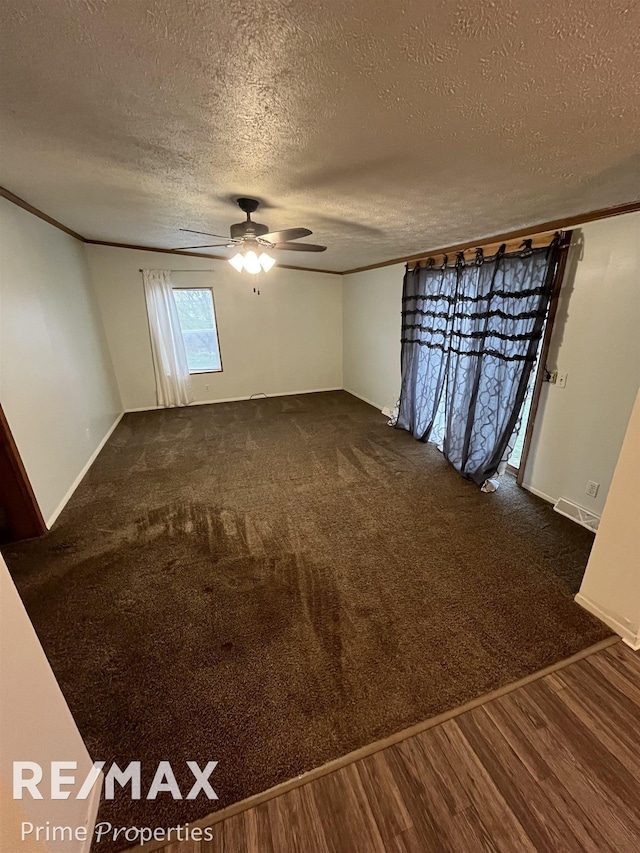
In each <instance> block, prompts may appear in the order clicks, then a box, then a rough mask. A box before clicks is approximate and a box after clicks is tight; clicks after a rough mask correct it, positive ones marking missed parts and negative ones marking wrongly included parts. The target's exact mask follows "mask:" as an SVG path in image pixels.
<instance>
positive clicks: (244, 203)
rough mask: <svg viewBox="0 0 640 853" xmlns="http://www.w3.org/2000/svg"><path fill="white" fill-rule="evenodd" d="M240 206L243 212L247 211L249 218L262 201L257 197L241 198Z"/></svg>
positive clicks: (239, 200)
mask: <svg viewBox="0 0 640 853" xmlns="http://www.w3.org/2000/svg"><path fill="white" fill-rule="evenodd" d="M237 201H238V207H239V208H240V210H241V211H242V212H243V213H246V214H247V216H248V217H249V218H251V214H252V213H255V211H256V210H257V209H258V207H259V205H260V202H259V201H258V199H256V198H239V199H238V200H237Z"/></svg>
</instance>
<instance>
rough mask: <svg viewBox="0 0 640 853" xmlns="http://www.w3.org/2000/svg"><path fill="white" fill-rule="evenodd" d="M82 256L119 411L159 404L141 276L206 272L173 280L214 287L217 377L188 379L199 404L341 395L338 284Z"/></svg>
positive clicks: (285, 274) (112, 254) (105, 253)
mask: <svg viewBox="0 0 640 853" xmlns="http://www.w3.org/2000/svg"><path fill="white" fill-rule="evenodd" d="M87 251H88V258H89V264H90V267H91V274H92V278H93V283H94V286H95V291H96V295H97V297H98V302H99V304H100V310H101V313H102V317H103V321H104V326H105V330H106V334H107V339H108V341H109V347H110V349H111V353H112V357H113V363H114V367H115V371H116V376H117V378H118V384H119V387H120V394H121V397H122V401H123V404H124V407H125V409H137V408H149V407H153V406H155V405H156V404H157V400H156V390H155V379H154V374H153V364H152V360H151V348H150V343H149V330H148V325H147V314H146V307H145V301H144V293H143V287H142V277H141V275H140V272H139V270H140V268H149V269H176V268H177V269H209V270H213V272H210V273H175V274H174V275H173V276H172V278H173V280H174V281H175V283H176V284H181V285H193V286H196V285H206V286H211V287H212V288H213V293H214V300H215V308H216V319H217V323H218V334H219V337H220V351H221V354H222V365H223V368H224V369H223V371H222V373H213V374H202V375H195V376H194V377H193V384H194V391H195V397H196V400H197V401H207V400H211V401H215V400H224V399H233V398H242V397H249V396H250V395H252V394H258V393H260V392H264V393H265V394H269V395H271V394H287V393H289V394H292V393H296V392H301V391H314V390H323V389H329V388H342V295H341V279H340V276H337V275H328V274H324V273H313V272H300V271H297V270H283V269H278V268H277V267H274V269H273V270H271V272H270V273H269V274H268V275H264V276H260V277H259V278H258V279H257V280H255V281H254V280H252V279H251V278H249V276H247V275H241V274H239V273H237V272H236V271H235V270H234V269H233V268H232V267H231V266H230V265H229V264H228V263H227V262H226V261H216V260H212V259H211V258H193V257H185V256H178V255H167V254H162V253H159V252H145V251H138V250H133V249H118V248H114V247H110V246H87ZM254 286H259V288H260V291H261V295H260V296H257V295H256V294H254V292H253V287H254Z"/></svg>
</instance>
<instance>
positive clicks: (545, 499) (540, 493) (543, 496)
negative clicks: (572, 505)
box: [522, 483, 558, 504]
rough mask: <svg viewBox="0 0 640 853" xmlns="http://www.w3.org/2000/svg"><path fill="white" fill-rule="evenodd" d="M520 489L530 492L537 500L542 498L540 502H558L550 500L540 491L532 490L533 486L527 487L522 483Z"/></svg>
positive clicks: (555, 499) (549, 497) (553, 499)
mask: <svg viewBox="0 0 640 853" xmlns="http://www.w3.org/2000/svg"><path fill="white" fill-rule="evenodd" d="M522 488H523V489H526V490H527V491H528V492H531V494H532V495H535V496H536V497H537V498H542V500H543V501H547V503H550V504H554V503H555V502H556V501H557V500H558V498H552V497H551V495H547V494H545V493H544V492H541V491H540V489H534V487H533V486H527V484H526V483H522Z"/></svg>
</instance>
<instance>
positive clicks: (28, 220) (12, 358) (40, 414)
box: [0, 198, 121, 521]
mask: <svg viewBox="0 0 640 853" xmlns="http://www.w3.org/2000/svg"><path fill="white" fill-rule="evenodd" d="M0 365H1V370H0V400H1V401H2V406H3V409H4V411H5V414H6V417H7V420H8V421H9V425H10V427H11V430H12V432H13V435H14V438H15V440H16V443H17V445H18V448H19V450H20V454H21V456H22V460H23V462H24V464H25V467H26V469H27V473H28V475H29V478H30V480H31V483H32V485H33V489H34V491H35V494H36V498H37V500H38V503H39V505H40V508H41V510H42V514H43V515H44V517H45V520H47V521H51V519H52V517H54V516H55V514H56V512H57V510H58V508H59V506H60V504H61V503H62V502H63V501H64V499H65V497H66V496H67V494H68V492H69V489H71V488H72V486H73V484H74V482H75V481H76V479H77V477H78V475H79V474H80V473H81V471H82V470H83V468H84V466H85V465H86V463H87V462H88V461H89V459H90V458H91V457H92V455H93V454H94V452H95V451H96V449H97V448H98V447H99V445H100V443H101V441H102V440H103V438H104V437H105V435H106V434H107V432H108V431H109V429H110V428H111V426H112V425H113V423H114V420H115V419H116V418H117V417H118V415H119V414H120V411H121V405H120V398H119V394H118V389H117V385H116V382H115V376H114V373H113V368H112V365H111V358H110V356H109V352H108V350H107V346H106V339H105V336H104V330H103V327H102V321H101V319H100V316H99V314H98V310H97V305H96V302H95V298H94V296H93V293H92V290H91V286H90V281H89V271H88V267H87V262H86V257H85V253H84V246H83V244H82V243H80V242H79V241H78V240H76V239H74V238H73V237H70V236H69V235H67V234H64V233H63V232H62V231H60V230H58V229H57V228H54V227H53V226H51V225H48V224H47V223H46V222H43V221H42V220H41V219H38V218H37V217H35V216H32V215H31V214H30V213H27V212H26V211H24V210H22V209H21V208H19V207H16V205H14V204H11V203H10V202H8V201H6V200H5V199H2V198H0Z"/></svg>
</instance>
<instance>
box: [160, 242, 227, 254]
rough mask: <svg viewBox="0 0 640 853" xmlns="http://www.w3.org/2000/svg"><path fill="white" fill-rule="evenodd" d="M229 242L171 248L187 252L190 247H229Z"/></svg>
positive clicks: (173, 250)
mask: <svg viewBox="0 0 640 853" xmlns="http://www.w3.org/2000/svg"><path fill="white" fill-rule="evenodd" d="M228 245H229V244H228V243H209V244H208V245H207V246H176V247H175V248H173V249H171V251H172V252H186V251H187V250H188V249H218V248H221V247H222V246H224V247H225V249H226V248H227V247H228Z"/></svg>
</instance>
